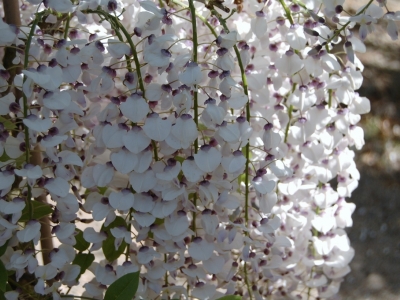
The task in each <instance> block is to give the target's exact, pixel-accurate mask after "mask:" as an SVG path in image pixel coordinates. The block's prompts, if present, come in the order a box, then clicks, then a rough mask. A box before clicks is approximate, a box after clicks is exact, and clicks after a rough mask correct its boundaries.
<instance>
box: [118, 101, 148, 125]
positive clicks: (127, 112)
mask: <svg viewBox="0 0 400 300" xmlns="http://www.w3.org/2000/svg"><path fill="white" fill-rule="evenodd" d="M120 107H121V112H122V114H123V115H124V116H125V117H127V118H128V119H129V120H131V121H132V122H134V123H137V122H140V121H142V120H143V119H144V118H145V117H146V116H147V114H148V113H149V112H150V109H149V105H148V104H147V102H146V100H145V99H144V98H143V97H142V96H140V95H138V94H132V95H131V96H130V97H128V98H127V99H126V101H125V102H122V103H121V105H120Z"/></svg>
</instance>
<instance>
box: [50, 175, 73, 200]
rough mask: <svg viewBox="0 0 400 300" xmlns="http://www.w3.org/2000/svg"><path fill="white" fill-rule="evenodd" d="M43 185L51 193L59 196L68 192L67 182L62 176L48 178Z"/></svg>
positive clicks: (64, 195)
mask: <svg viewBox="0 0 400 300" xmlns="http://www.w3.org/2000/svg"><path fill="white" fill-rule="evenodd" d="M44 187H45V188H46V189H47V190H48V191H49V192H50V193H51V194H54V195H56V196H59V197H66V196H67V195H68V193H69V183H68V181H66V180H65V179H63V178H60V177H57V178H50V179H49V182H48V183H46V184H45V185H44Z"/></svg>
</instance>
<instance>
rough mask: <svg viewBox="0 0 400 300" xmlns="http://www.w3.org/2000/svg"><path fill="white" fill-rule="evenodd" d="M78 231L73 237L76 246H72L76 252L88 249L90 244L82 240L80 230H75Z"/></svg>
mask: <svg viewBox="0 0 400 300" xmlns="http://www.w3.org/2000/svg"><path fill="white" fill-rule="evenodd" d="M76 231H78V234H77V235H76V236H75V240H76V244H75V245H74V248H75V249H76V250H78V251H81V252H82V251H85V250H86V249H87V248H89V246H90V243H89V242H87V241H86V240H85V239H84V238H83V232H82V230H80V229H76Z"/></svg>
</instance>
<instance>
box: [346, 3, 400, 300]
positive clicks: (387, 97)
mask: <svg viewBox="0 0 400 300" xmlns="http://www.w3.org/2000/svg"><path fill="white" fill-rule="evenodd" d="M363 2H364V1H356V0H353V1H350V5H349V7H348V8H347V9H348V11H349V12H352V13H354V7H357V6H360V4H361V3H363ZM365 2H366V1H365ZM375 3H376V2H375ZM356 5H357V6H356ZM388 8H389V9H390V10H392V11H398V10H400V1H398V0H389V1H388ZM399 25H400V24H398V27H399V28H400V26H399ZM385 30H386V24H385V23H384V22H382V24H378V25H377V26H375V32H374V33H373V34H370V35H369V36H368V38H367V39H366V45H367V53H365V54H359V55H357V56H358V57H359V58H360V60H361V61H362V62H363V64H364V66H365V70H364V73H363V75H364V82H363V87H362V88H361V89H360V90H359V93H360V95H362V96H366V97H367V98H369V99H370V101H371V113H370V114H368V115H364V116H363V118H362V121H361V123H362V127H363V128H364V132H365V141H366V144H365V146H364V148H363V149H362V150H361V151H357V152H356V153H357V166H358V169H359V170H360V172H361V180H360V183H359V186H358V188H357V190H356V191H355V192H354V193H353V195H352V197H351V200H350V202H354V203H355V204H356V205H357V208H356V210H355V212H354V214H353V222H354V223H353V227H352V228H349V229H348V230H347V232H348V235H349V238H350V240H351V244H352V247H353V248H354V249H355V251H356V254H355V257H354V259H353V261H352V262H351V264H350V266H351V269H352V272H351V273H350V274H349V275H347V276H346V278H345V280H344V282H343V284H342V287H341V292H340V296H339V297H338V298H339V299H342V300H347V299H348V300H350V299H351V300H361V299H363V300H364V299H365V300H367V299H370V300H375V299H376V300H378V299H379V300H392V299H393V300H398V299H400V214H399V213H400V42H399V41H395V42H393V41H392V40H391V39H390V37H389V36H388V35H387V33H386V32H385Z"/></svg>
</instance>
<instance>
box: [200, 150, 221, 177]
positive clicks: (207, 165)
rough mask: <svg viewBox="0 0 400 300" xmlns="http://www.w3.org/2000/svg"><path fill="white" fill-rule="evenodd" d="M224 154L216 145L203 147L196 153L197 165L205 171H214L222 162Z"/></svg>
mask: <svg viewBox="0 0 400 300" xmlns="http://www.w3.org/2000/svg"><path fill="white" fill-rule="evenodd" d="M221 159H222V155H221V152H219V151H218V150H217V149H215V148H214V147H210V146H206V147H204V146H203V147H202V149H200V151H199V152H197V154H195V155H194V160H195V162H196V165H197V166H198V167H199V169H200V170H202V171H204V172H212V171H214V170H215V169H216V168H217V167H218V166H219V164H220V163H221Z"/></svg>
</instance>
